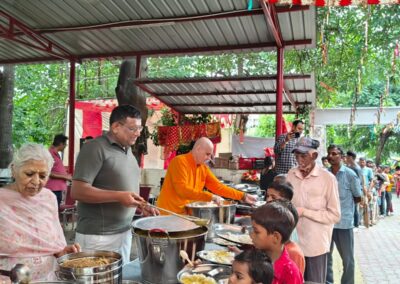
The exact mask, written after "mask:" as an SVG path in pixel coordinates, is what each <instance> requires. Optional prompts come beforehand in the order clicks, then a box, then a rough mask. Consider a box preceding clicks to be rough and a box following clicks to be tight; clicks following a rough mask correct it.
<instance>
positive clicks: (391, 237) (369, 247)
mask: <svg viewBox="0 0 400 284" xmlns="http://www.w3.org/2000/svg"><path fill="white" fill-rule="evenodd" d="M393 207H394V216H389V217H385V218H383V219H379V221H378V223H377V224H376V225H374V226H372V227H370V228H368V229H366V228H363V227H361V228H359V229H358V230H357V231H355V232H354V238H355V240H354V242H355V257H356V280H355V283H356V284H361V283H363V284H389V283H390V284H399V283H400V199H397V197H396V194H393ZM334 268H335V269H334V271H335V283H340V275H341V270H342V265H341V259H340V256H339V254H338V253H337V252H336V253H335V255H334Z"/></svg>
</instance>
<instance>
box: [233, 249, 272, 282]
mask: <svg viewBox="0 0 400 284" xmlns="http://www.w3.org/2000/svg"><path fill="white" fill-rule="evenodd" d="M273 278H274V269H273V268H272V264H271V260H270V259H269V257H268V256H267V255H265V253H263V252H262V251H260V250H257V249H249V250H245V251H243V252H241V253H240V254H238V255H237V256H235V260H234V261H233V263H232V274H231V276H230V277H229V282H228V284H254V283H257V284H271V283H272V280H273Z"/></svg>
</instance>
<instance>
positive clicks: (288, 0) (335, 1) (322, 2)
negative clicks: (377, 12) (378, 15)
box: [265, 0, 400, 7]
mask: <svg viewBox="0 0 400 284" xmlns="http://www.w3.org/2000/svg"><path fill="white" fill-rule="evenodd" d="M265 1H267V2H268V3H270V4H281V5H283V4H285V5H307V6H308V5H312V6H319V7H322V6H355V5H387V4H391V5H393V4H400V1H399V0H265Z"/></svg>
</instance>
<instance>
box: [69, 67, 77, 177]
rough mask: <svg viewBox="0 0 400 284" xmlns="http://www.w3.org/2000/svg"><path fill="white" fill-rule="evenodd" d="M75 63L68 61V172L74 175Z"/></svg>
mask: <svg viewBox="0 0 400 284" xmlns="http://www.w3.org/2000/svg"><path fill="white" fill-rule="evenodd" d="M75 67H76V66H75V61H73V60H71V61H70V69H69V129H68V133H69V134H68V140H69V143H68V172H69V173H70V174H71V175H72V174H73V173H74V162H75Z"/></svg>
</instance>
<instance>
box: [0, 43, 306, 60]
mask: <svg viewBox="0 0 400 284" xmlns="http://www.w3.org/2000/svg"><path fill="white" fill-rule="evenodd" d="M311 43H312V40H311V39H305V40H291V41H286V42H285V43H284V45H285V46H286V47H287V46H297V45H307V44H311ZM275 47H276V46H275V43H273V42H270V43H258V44H243V45H234V46H214V47H199V48H186V49H170V50H149V51H127V52H114V53H101V54H86V55H81V56H78V57H77V58H78V59H77V62H80V61H82V60H85V59H102V58H121V57H122V58H123V57H132V56H174V55H178V54H202V53H208V52H220V51H234V50H251V49H254V50H260V49H272V48H275ZM58 60H60V59H58V58H54V57H38V58H26V59H7V60H1V61H0V64H21V63H38V62H46V61H49V62H50V61H58Z"/></svg>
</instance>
